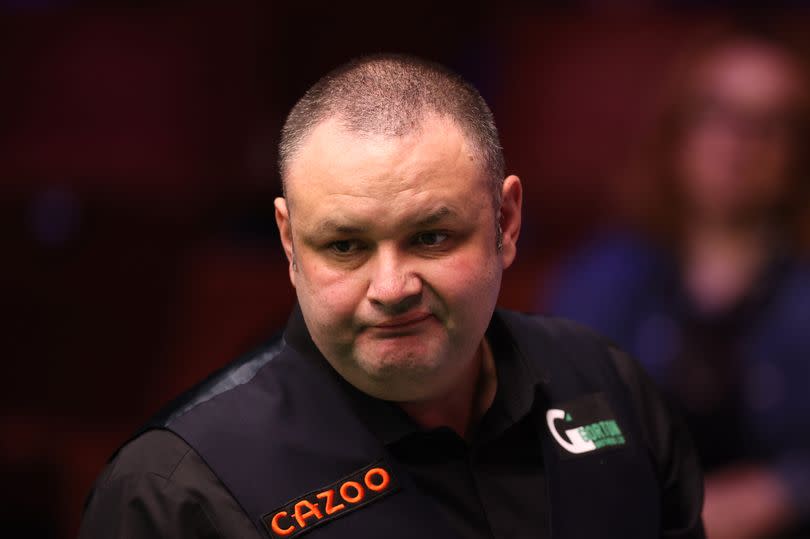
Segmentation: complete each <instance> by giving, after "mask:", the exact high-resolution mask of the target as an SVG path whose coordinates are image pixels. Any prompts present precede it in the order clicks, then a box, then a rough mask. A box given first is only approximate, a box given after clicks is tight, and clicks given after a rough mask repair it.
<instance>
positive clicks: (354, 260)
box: [276, 116, 520, 401]
mask: <svg viewBox="0 0 810 539" xmlns="http://www.w3.org/2000/svg"><path fill="white" fill-rule="evenodd" d="M504 193H505V195H504V196H505V202H504V204H503V207H502V214H503V216H502V217H501V222H500V224H501V226H502V227H503V229H504V233H503V234H504V239H503V243H504V247H503V248H502V249H501V250H498V249H497V247H496V243H497V240H496V230H497V223H496V217H497V216H496V212H495V210H494V209H493V206H492V204H493V201H492V190H491V184H490V182H489V179H488V178H487V177H486V175H485V174H484V170H483V167H482V166H481V165H480V163H479V161H477V160H475V159H474V158H473V153H472V150H471V148H470V146H469V145H468V144H467V142H466V140H465V137H464V136H463V135H462V133H461V131H460V130H459V129H458V128H457V127H456V126H455V125H454V124H453V123H452V122H450V121H448V120H445V119H441V118H437V117H432V116H428V117H426V118H425V120H424V121H423V122H422V126H421V129H417V130H414V132H412V133H409V134H407V135H405V136H403V137H383V136H379V137H375V136H371V137H367V136H359V135H356V134H353V133H350V132H347V131H345V130H343V129H342V128H341V127H340V125H339V124H338V122H337V121H335V120H326V121H324V122H323V123H321V124H320V125H318V126H317V127H316V128H315V129H314V130H313V132H312V133H311V134H310V135H309V137H308V138H307V139H306V140H305V142H304V145H303V146H302V148H301V149H300V150H299V151H298V153H297V154H296V156H295V157H294V158H293V160H292V162H291V163H290V165H289V168H288V176H287V200H285V199H281V198H279V199H277V200H276V219H277V221H278V225H279V230H280V232H281V238H282V243H283V244H284V247H285V251H286V252H287V256H288V258H289V259H290V278H291V280H292V283H293V286H295V288H296V292H297V295H298V301H299V304H300V306H301V310H302V312H303V315H304V319H305V321H306V324H307V328H308V329H309V331H310V333H311V335H312V338H313V340H314V342H315V344H316V345H317V346H318V348H319V349H320V350H321V352H322V353H323V354H324V356H325V357H326V359H327V360H328V361H329V362H330V363H331V364H332V366H333V367H334V368H335V370H337V371H338V372H339V373H340V374H341V375H342V376H343V377H344V378H345V379H346V380H348V381H349V382H350V383H352V384H353V385H354V386H355V387H357V388H359V389H360V390H362V391H364V392H366V393H368V394H370V395H373V396H375V397H378V398H382V399H387V400H394V401H418V400H425V399H430V398H435V397H438V396H440V395H442V394H443V393H446V392H448V391H451V390H452V387H453V381H454V379H457V378H458V377H459V376H460V374H461V373H462V372H463V371H464V369H465V367H468V366H469V365H470V362H471V361H474V358H475V356H476V352H477V351H478V348H479V346H481V343H482V339H483V335H484V332H485V330H486V328H487V325H488V323H489V320H490V317H491V315H492V311H493V309H494V307H495V302H496V299H497V297H498V291H499V289H500V282H501V273H502V271H503V269H504V268H505V267H507V266H508V265H510V264H511V262H512V260H513V259H514V254H515V245H514V242H515V240H516V239H517V232H518V230H519V226H520V183H519V180H518V179H517V178H516V177H514V176H510V177H509V178H507V180H506V182H505V183H504Z"/></svg>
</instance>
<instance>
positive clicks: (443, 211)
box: [316, 206, 458, 234]
mask: <svg viewBox="0 0 810 539" xmlns="http://www.w3.org/2000/svg"><path fill="white" fill-rule="evenodd" d="M457 215H458V214H457V213H456V211H455V210H453V209H451V208H449V207H448V206H441V207H439V208H438V209H436V210H435V211H432V212H430V213H429V214H427V215H425V216H424V217H420V218H419V219H417V220H416V221H414V222H413V223H412V225H411V226H412V227H414V228H420V227H426V226H432V225H435V224H437V223H439V222H441V221H442V220H444V219H446V218H449V217H456V216H457ZM316 230H317V232H318V233H321V234H324V233H329V232H332V233H334V232H337V233H340V234H362V233H364V232H366V231H367V230H368V226H366V225H351V224H347V223H345V222H343V221H338V220H335V219H325V220H324V221H321V222H320V223H319V224H318V226H317V228H316Z"/></svg>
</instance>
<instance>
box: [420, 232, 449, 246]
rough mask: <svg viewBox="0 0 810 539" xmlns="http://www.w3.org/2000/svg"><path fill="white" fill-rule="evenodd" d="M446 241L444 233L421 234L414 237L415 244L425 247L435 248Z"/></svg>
mask: <svg viewBox="0 0 810 539" xmlns="http://www.w3.org/2000/svg"><path fill="white" fill-rule="evenodd" d="M446 239H447V234H445V233H444V232H422V233H421V234H419V235H417V236H416V243H418V244H419V245H424V246H425V247H435V246H437V245H439V244H441V243H442V242H443V241H445V240H446Z"/></svg>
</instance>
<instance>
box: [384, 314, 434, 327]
mask: <svg viewBox="0 0 810 539" xmlns="http://www.w3.org/2000/svg"><path fill="white" fill-rule="evenodd" d="M431 316H433V315H432V314H430V313H428V312H415V313H411V314H407V315H404V316H397V317H396V318H390V319H388V320H386V321H384V322H380V323H379V324H374V325H373V326H372V327H373V328H375V329H380V330H384V331H392V330H403V329H410V328H412V327H414V326H417V325H418V324H420V323H421V322H424V321H425V320H427V319H429V318H430V317H431Z"/></svg>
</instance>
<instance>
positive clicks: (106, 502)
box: [79, 430, 259, 539]
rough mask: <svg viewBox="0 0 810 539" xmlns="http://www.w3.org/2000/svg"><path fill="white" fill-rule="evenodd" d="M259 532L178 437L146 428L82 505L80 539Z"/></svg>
mask: <svg viewBox="0 0 810 539" xmlns="http://www.w3.org/2000/svg"><path fill="white" fill-rule="evenodd" d="M147 537H148V538H177V539H192V538H194V539H215V538H223V537H240V538H241V537H244V538H252V537H259V534H258V531H257V530H256V528H255V526H254V525H253V524H252V523H251V521H250V519H249V518H248V517H247V515H245V514H244V512H243V511H242V510H241V508H240V507H239V505H238V504H237V502H236V501H235V500H234V499H233V497H231V495H230V494H229V492H228V491H227V489H226V488H225V487H224V485H222V483H221V482H220V481H219V480H218V479H217V478H216V476H215V475H214V474H213V472H212V471H211V470H210V468H208V466H207V465H206V464H205V463H204V462H203V461H202V459H201V458H200V457H199V455H197V453H196V452H195V451H194V450H193V449H191V447H189V446H188V445H187V444H186V443H185V442H184V441H183V440H182V439H181V438H179V437H178V436H176V435H174V434H173V433H171V432H169V431H164V430H155V431H149V432H147V433H145V434H142V435H141V436H139V437H137V438H135V439H134V440H133V441H131V442H130V443H129V444H127V445H126V446H124V447H123V448H122V449H121V451H119V453H118V454H117V455H116V456H115V458H114V459H113V460H112V461H111V462H110V463H109V465H108V466H107V468H106V469H105V470H104V472H103V473H102V475H101V476H100V477H99V479H98V481H97V482H96V486H95V487H94V489H93V491H92V492H91V493H90V496H89V497H88V499H87V502H86V504H85V511H84V515H83V518H82V524H81V528H80V531H79V539H96V538H99V539H100V538H110V539H140V538H147Z"/></svg>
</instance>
